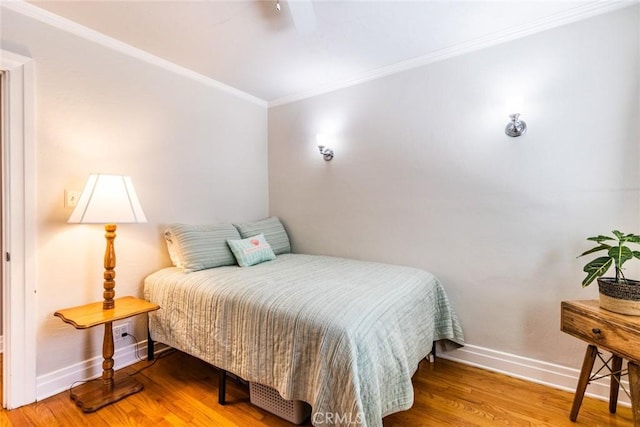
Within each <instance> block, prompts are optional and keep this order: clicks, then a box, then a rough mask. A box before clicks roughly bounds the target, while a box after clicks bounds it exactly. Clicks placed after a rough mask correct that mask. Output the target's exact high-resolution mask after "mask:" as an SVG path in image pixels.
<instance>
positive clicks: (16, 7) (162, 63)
mask: <svg viewBox="0 0 640 427" xmlns="http://www.w3.org/2000/svg"><path fill="white" fill-rule="evenodd" d="M0 7H2V8H5V9H9V10H12V11H14V12H16V13H19V14H21V15H24V16H28V17H29V18H32V19H35V20H37V21H40V22H43V23H45V24H48V25H51V26H52V27H55V28H58V29H60V30H63V31H66V32H68V33H71V34H74V35H76V36H78V37H81V38H83V39H85V40H89V41H91V42H94V43H98V44H100V45H102V46H104V47H107V48H109V49H112V50H114V51H116V52H120V53H123V54H125V55H128V56H131V57H133V58H136V59H139V60H141V61H144V62H147V63H149V64H152V65H155V66H157V67H160V68H163V69H165V70H167V71H170V72H172V73H175V74H179V75H181V76H183V77H187V78H189V79H192V80H195V81H197V82H199V83H202V84H205V85H207V86H209V87H213V88H215V89H218V90H220V91H222V92H225V93H228V94H230V95H233V96H236V97H238V98H241V99H243V100H245V101H249V102H251V103H254V104H256V105H259V106H261V107H267V105H268V104H267V101H265V100H264V99H261V98H258V97H256V96H253V95H250V94H248V93H246V92H243V91H241V90H239V89H236V88H234V87H231V86H228V85H226V84H224V83H221V82H219V81H217V80H214V79H212V78H210V77H206V76H204V75H202V74H200V73H197V72H195V71H193V70H190V69H188V68H185V67H182V66H180V65H177V64H174V63H173V62H171V61H167V60H166V59H163V58H160V57H158V56H155V55H153V54H151V53H149V52H146V51H144V50H142V49H138V48H137V47H134V46H131V45H129V44H126V43H123V42H121V41H119V40H116V39H114V38H112V37H109V36H107V35H105V34H102V33H100V32H98V31H95V30H92V29H90V28H87V27H85V26H83V25H80V24H78V23H76V22H73V21H71V20H69V19H66V18H63V17H61V16H58V15H56V14H53V13H51V12H49V11H46V10H44V9H41V8H39V7H37V6H34V5H32V4H29V3H27V2H25V1H23V0H2V1H0Z"/></svg>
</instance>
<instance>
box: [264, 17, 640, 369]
mask: <svg viewBox="0 0 640 427" xmlns="http://www.w3.org/2000/svg"><path fill="white" fill-rule="evenodd" d="M639 23H640V17H639V7H638V6H634V7H631V8H626V9H623V10H620V11H617V12H613V13H610V14H607V15H603V16H599V17H595V18H591V19H589V20H586V21H582V22H578V23H575V24H571V25H567V26H564V27H560V28H557V29H553V30H548V31H545V32H542V33H539V34H536V35H533V36H529V37H526V38H523V39H521V40H517V41H513V42H509V43H506V44H503V45H499V46H495V47H491V48H487V49H484V50H480V51H476V52H474V53H469V54H465V55H462V56H458V57H455V58H453V59H449V60H446V61H442V62H438V63H434V64H431V65H427V66H424V67H421V68H417V69H413V70H410V71H406V72H403V73H400V74H396V75H393V76H389V77H385V78H381V79H379V80H375V81H370V82H366V83H362V84H359V85H356V86H353V87H350V88H347V89H343V90H338V91H336V92H333V93H329V94H325V95H321V96H317V97H314V98H310V99H307V100H303V101H299V102H295V103H292V104H288V105H283V106H279V107H274V108H271V109H270V110H269V203H270V213H271V214H274V215H278V216H280V217H281V218H282V220H283V221H284V223H285V225H286V227H287V229H288V230H289V232H290V235H291V237H292V244H293V249H294V251H296V252H305V253H316V254H320V253H321V254H330V255H337V256H347V257H355V258H361V259H368V260H376V261H384V262H390V263H398V264H406V265H411V266H416V267H421V268H424V269H426V270H429V271H431V272H433V273H435V274H436V275H437V276H439V277H440V279H441V280H442V281H443V282H444V284H445V286H446V289H447V290H448V293H449V296H450V298H451V300H452V303H453V305H454V307H455V308H456V310H457V312H458V314H459V316H460V318H461V321H462V324H463V327H464V331H465V333H466V339H467V341H468V343H469V344H471V345H475V346H480V347H483V348H488V349H492V350H495V351H501V352H506V353H509V354H511V355H519V356H524V357H528V358H533V359H536V360H541V361H546V362H551V363H557V364H561V365H565V366H576V367H577V366H578V365H579V363H580V361H581V359H582V353H583V351H584V344H583V343H581V342H579V341H578V340H576V339H574V338H571V337H569V336H567V335H565V334H562V333H561V332H560V330H559V314H560V313H559V308H560V301H562V300H566V299H590V298H596V296H597V289H596V287H595V286H593V287H591V288H588V289H585V290H583V289H582V288H581V286H580V283H581V281H582V276H583V274H582V266H583V265H584V263H585V262H584V261H583V260H582V259H580V260H577V259H576V255H577V254H579V253H581V252H582V251H583V250H585V249H587V248H588V246H589V245H588V243H587V242H586V240H585V238H586V237H587V236H591V235H594V234H598V233H607V232H609V231H610V230H612V229H614V228H619V229H620V230H622V231H626V232H638V231H639V229H640V209H639V206H640V205H639V203H640V191H639V188H640V185H639V184H640V177H639V167H638V164H639V161H640V156H639V149H638V145H639V131H638V124H637V122H638V117H639V113H640V106H639V97H638V93H639V88H638V86H639V78H640V77H639V76H640V67H639V61H640V59H639V57H640V47H639V34H638V31H639ZM513 94H518V95H522V96H524V98H525V109H524V111H523V117H522V118H523V119H524V120H526V121H527V123H528V125H529V130H528V132H527V134H526V135H525V136H523V137H520V138H509V137H508V136H506V135H505V134H504V131H503V130H504V127H505V125H506V123H507V120H508V117H507V112H506V111H505V110H504V101H505V98H506V97H508V96H510V95H513ZM319 132H324V133H330V134H333V135H334V136H335V141H334V142H333V144H332V145H333V147H332V148H334V149H335V152H336V155H335V158H334V159H333V160H332V161H331V162H325V161H323V160H322V159H321V156H320V154H319V153H318V152H317V148H316V146H315V135H316V133H319Z"/></svg>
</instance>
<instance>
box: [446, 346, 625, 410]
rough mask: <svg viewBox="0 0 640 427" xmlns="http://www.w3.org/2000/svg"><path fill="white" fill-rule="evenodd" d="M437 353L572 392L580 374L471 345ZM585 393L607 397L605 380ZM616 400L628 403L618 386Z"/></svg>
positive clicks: (572, 370) (562, 367) (575, 370)
mask: <svg viewBox="0 0 640 427" xmlns="http://www.w3.org/2000/svg"><path fill="white" fill-rule="evenodd" d="M437 357H441V358H443V359H448V360H453V361H455V362H460V363H463V364H465V365H471V366H475V367H478V368H482V369H487V370H489V371H494V372H499V373H501V374H505V375H509V376H511V377H515V378H520V379H523V380H527V381H531V382H534V383H538V384H544V385H546V386H549V387H553V388H557V389H560V390H565V391H570V392H572V393H573V392H575V390H576V385H577V384H578V377H579V376H580V370H579V369H574V368H568V367H566V366H561V365H556V364H553V363H547V362H542V361H540V360H535V359H529V358H526V357H521V356H516V355H513V354H509V353H503V352H501V351H496V350H491V349H488V348H482V347H478V346H474V345H465V346H464V347H461V348H458V349H455V350H451V351H447V352H438V353H437ZM621 382H622V384H623V386H624V387H625V388H626V389H627V390H629V382H628V381H627V380H626V378H623V379H622V381H621ZM585 394H586V395H587V396H590V397H593V398H596V399H601V400H605V401H608V400H609V380H608V379H600V380H597V381H593V382H591V383H590V384H589V386H588V387H587V391H586V393H585ZM618 403H619V404H620V405H623V406H629V407H630V406H631V402H630V400H629V397H628V396H627V395H626V393H625V392H624V391H623V390H622V389H620V393H619V395H618Z"/></svg>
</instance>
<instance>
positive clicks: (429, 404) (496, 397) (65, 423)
mask: <svg viewBox="0 0 640 427" xmlns="http://www.w3.org/2000/svg"><path fill="white" fill-rule="evenodd" d="M148 364H149V362H146V361H145V362H139V363H137V364H136V365H133V366H130V367H128V368H125V369H124V371H127V372H129V373H133V372H134V371H136V370H138V369H141V368H143V367H145V366H147V365H148ZM136 377H137V378H138V379H139V380H140V381H141V382H142V383H143V384H144V385H145V388H144V390H143V391H142V392H140V393H137V394H135V395H132V396H129V397H127V398H125V399H123V400H121V401H119V402H117V403H115V404H113V405H110V406H108V407H105V408H102V409H100V410H99V411H97V412H94V413H91V414H85V413H83V412H82V411H81V410H80V409H78V408H77V407H76V406H75V404H74V403H73V402H72V401H71V400H70V398H69V393H68V392H64V393H60V394H58V395H56V396H53V397H50V398H48V399H45V400H43V401H41V402H37V403H34V404H31V405H28V406H24V407H22V408H18V409H15V410H12V411H6V410H2V411H0V426H7V427H8V426H16V427H22V426H47V427H49V426H62V427H76V426H91V427H100V426H105V427H107V426H108V427H113V426H154V427H156V426H157V427H164V426H185V425H189V426H207V427H211V426H222V427H227V426H228V427H232V426H241V427H246V426H255V427H262V426H269V427H280V426H287V427H290V426H292V424H290V423H288V422H286V421H284V420H282V419H281V418H278V417H276V416H275V415H272V414H270V413H268V412H266V411H263V410H261V409H260V408H257V407H255V406H253V405H251V403H250V402H249V397H248V390H247V389H248V388H247V387H246V386H245V385H242V384H237V383H235V382H233V381H229V384H228V385H227V399H228V400H229V403H228V404H227V405H225V406H220V405H218V403H217V392H218V371H217V370H216V369H215V368H213V367H211V366H210V365H207V364H206V363H204V362H202V361H200V360H198V359H195V358H193V357H190V356H188V355H186V354H184V353H181V352H178V351H173V350H172V351H170V352H168V353H166V354H165V355H164V356H163V357H161V358H159V359H157V361H156V363H155V364H153V365H152V366H150V367H149V368H147V369H145V370H143V371H141V372H140V373H138V374H136ZM413 382H414V389H415V403H414V405H413V407H412V408H411V409H410V410H408V411H404V412H399V413H396V414H393V415H390V416H388V417H386V418H385V419H384V426H385V427H413V426H415V427H418V426H437V427H443V426H444V427H447V426H455V427H466V426H469V427H471V426H539V427H544V426H549V427H551V426H553V427H562V426H575V427H578V426H617V427H631V426H633V420H632V414H631V409H630V408H627V407H619V408H618V413H617V414H609V411H608V404H607V402H604V401H599V400H595V399H590V398H585V400H584V402H583V404H582V409H581V410H580V414H579V416H578V421H577V422H576V423H572V422H571V421H569V410H570V408H571V401H572V399H573V394H572V393H569V392H563V391H559V390H555V389H552V388H549V387H545V386H542V385H538V384H533V383H529V382H527V381H522V380H518V379H514V378H510V377H507V376H505V375H501V374H497V373H493V372H488V371H484V370H482V369H478V368H473V367H470V366H466V365H461V364H458V363H454V362H450V361H447V360H444V359H438V360H437V361H436V363H435V364H429V363H427V362H424V361H423V362H422V363H421V364H420V367H419V369H418V372H417V373H416V375H415V376H414V378H413ZM305 425H310V424H309V423H306V424H305Z"/></svg>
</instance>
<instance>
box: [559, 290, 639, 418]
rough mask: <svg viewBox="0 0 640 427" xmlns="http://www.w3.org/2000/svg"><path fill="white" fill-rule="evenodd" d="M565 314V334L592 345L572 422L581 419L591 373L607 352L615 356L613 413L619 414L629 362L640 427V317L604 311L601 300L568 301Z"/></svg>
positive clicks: (585, 362) (584, 368) (634, 402)
mask: <svg viewBox="0 0 640 427" xmlns="http://www.w3.org/2000/svg"><path fill="white" fill-rule="evenodd" d="M561 310H562V312H561V325H562V326H561V329H562V331H563V332H566V333H568V334H569V335H573V336H574V337H576V338H580V339H581V340H584V341H586V342H587V343H589V345H588V347H587V352H586V354H585V356H584V361H583V363H582V370H581V371H580V378H579V379H578V386H577V388H576V395H575V397H574V399H573V406H572V407H571V414H570V416H569V418H570V419H571V421H575V420H576V419H577V418H578V411H579V410H580V405H581V404H582V398H583V397H584V392H585V390H586V389H587V385H588V384H589V381H591V380H592V379H593V378H592V376H591V371H592V369H593V364H594V362H595V360H596V357H597V356H598V354H599V352H598V349H603V350H606V351H608V352H610V353H612V354H613V357H612V359H611V366H610V367H609V368H610V370H611V389H610V391H609V412H611V413H612V414H613V413H615V412H616V406H617V401H618V390H619V386H620V383H619V380H620V375H621V369H622V359H627V361H628V368H629V386H630V389H631V390H630V398H631V408H632V412H633V419H634V425H635V426H636V427H640V316H628V315H624V314H618V313H613V312H611V311H608V310H605V309H602V308H600V306H599V303H598V300H587V301H564V302H562V304H561Z"/></svg>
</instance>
